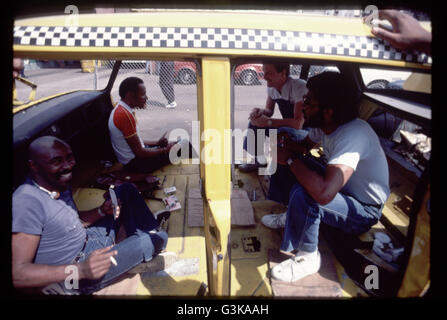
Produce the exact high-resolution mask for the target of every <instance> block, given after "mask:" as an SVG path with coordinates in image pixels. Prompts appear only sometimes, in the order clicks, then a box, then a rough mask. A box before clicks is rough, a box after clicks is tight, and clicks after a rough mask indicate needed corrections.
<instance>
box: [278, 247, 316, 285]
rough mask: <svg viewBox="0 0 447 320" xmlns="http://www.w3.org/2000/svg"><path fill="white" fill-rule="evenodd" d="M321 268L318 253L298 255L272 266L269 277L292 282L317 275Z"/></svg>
mask: <svg viewBox="0 0 447 320" xmlns="http://www.w3.org/2000/svg"><path fill="white" fill-rule="evenodd" d="M320 266H321V256H320V252H319V251H318V250H317V251H316V252H313V253H306V254H302V253H301V254H300V253H298V254H297V255H296V256H294V257H293V258H290V259H287V260H285V261H283V262H281V263H280V264H278V265H276V266H274V267H273V268H272V271H271V275H272V277H273V278H274V279H276V280H280V281H285V282H294V281H297V280H300V279H302V278H304V277H306V276H308V275H311V274H314V273H317V272H318V270H320Z"/></svg>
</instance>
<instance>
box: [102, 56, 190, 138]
mask: <svg viewBox="0 0 447 320" xmlns="http://www.w3.org/2000/svg"><path fill="white" fill-rule="evenodd" d="M196 70H197V69H196V64H195V62H191V61H160V60H150V61H149V60H148V61H146V60H123V61H122V63H121V67H120V70H119V72H118V76H117V78H116V80H115V82H114V85H113V88H112V92H111V96H112V100H113V102H114V103H117V102H118V101H119V100H120V99H121V98H120V96H119V86H120V84H121V82H122V81H123V80H124V79H126V78H128V77H138V78H140V79H141V80H143V82H144V85H145V87H146V96H147V101H146V106H145V108H144V109H136V110H135V114H136V117H137V121H138V127H139V131H140V133H141V136H142V137H143V138H144V139H145V140H158V139H159V138H160V136H161V135H162V134H163V133H164V132H166V131H168V132H172V131H173V130H174V129H178V131H177V132H183V133H187V134H188V135H189V137H191V134H192V126H193V125H194V124H195V123H196V122H197V85H196ZM167 138H170V137H169V136H167ZM184 138H186V137H184ZM175 139H176V138H175V137H171V139H170V140H175Z"/></svg>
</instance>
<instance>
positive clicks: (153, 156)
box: [108, 77, 176, 173]
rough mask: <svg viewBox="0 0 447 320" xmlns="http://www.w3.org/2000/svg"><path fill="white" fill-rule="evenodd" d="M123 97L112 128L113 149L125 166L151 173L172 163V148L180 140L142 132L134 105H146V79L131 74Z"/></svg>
mask: <svg viewBox="0 0 447 320" xmlns="http://www.w3.org/2000/svg"><path fill="white" fill-rule="evenodd" d="M119 95H120V97H121V100H120V101H119V102H118V104H117V105H116V107H115V108H114V109H113V110H112V112H111V113H110V117H109V123H108V126H109V131H110V139H111V142H112V146H113V150H114V151H115V155H116V157H117V159H118V161H119V162H120V163H122V164H123V165H124V168H125V169H128V170H131V171H136V172H142V173H149V172H153V171H155V170H157V169H159V168H161V167H163V166H164V165H166V164H168V163H170V161H169V151H170V150H171V148H172V147H173V146H174V145H175V144H176V143H175V142H168V139H166V138H165V137H162V138H160V140H158V141H145V140H143V139H142V138H141V136H140V134H139V132H138V124H137V119H136V117H135V111H134V109H137V108H138V109H143V108H144V106H145V104H146V101H147V96H146V87H145V86H144V82H143V80H141V79H140V78H137V77H129V78H126V79H124V80H123V82H121V84H120V87H119Z"/></svg>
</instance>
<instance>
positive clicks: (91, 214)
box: [78, 208, 104, 228]
mask: <svg viewBox="0 0 447 320" xmlns="http://www.w3.org/2000/svg"><path fill="white" fill-rule="evenodd" d="M78 215H79V219H81V221H82V225H83V226H84V227H85V228H87V227H89V226H91V225H92V224H94V223H95V222H96V221H98V220H100V219H101V218H103V217H104V215H101V214H100V213H99V208H96V209H92V210H89V211H79V213H78Z"/></svg>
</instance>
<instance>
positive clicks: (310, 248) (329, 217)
mask: <svg viewBox="0 0 447 320" xmlns="http://www.w3.org/2000/svg"><path fill="white" fill-rule="evenodd" d="M299 159H300V160H301V161H303V162H304V163H305V164H306V166H307V167H308V168H309V169H310V170H313V171H316V172H317V173H318V174H320V175H324V171H325V167H324V165H322V164H321V163H320V162H318V161H316V160H315V159H313V158H311V157H308V156H299ZM268 198H269V199H270V200H274V201H277V202H280V203H283V204H285V205H288V208H287V218H286V225H285V229H284V238H283V241H282V244H281V250H283V251H286V252H290V251H293V250H298V251H306V252H314V251H315V250H317V248H318V234H319V227H320V223H321V222H323V223H325V224H328V225H330V226H332V227H335V228H338V229H340V230H342V231H343V232H346V233H350V234H361V233H364V232H366V231H368V230H369V229H370V228H371V226H373V225H374V224H376V223H377V221H378V220H379V218H380V216H381V212H382V207H377V206H375V205H367V204H363V203H361V202H359V201H358V200H356V199H355V198H354V197H352V196H349V195H346V194H344V193H342V192H339V193H337V195H336V196H335V198H334V199H333V200H332V201H331V202H329V203H328V204H326V205H320V204H319V203H317V202H316V201H315V200H314V199H313V198H312V197H311V196H310V195H309V194H308V193H307V191H306V190H305V189H304V187H303V186H302V185H301V184H300V183H299V182H298V181H297V179H296V177H295V175H294V174H293V173H292V171H290V169H289V166H284V165H278V167H277V170H276V173H275V174H274V175H273V176H272V177H271V180H270V188H269V193H268Z"/></svg>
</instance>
